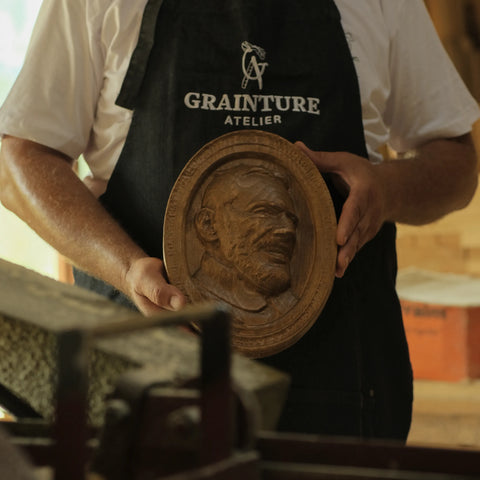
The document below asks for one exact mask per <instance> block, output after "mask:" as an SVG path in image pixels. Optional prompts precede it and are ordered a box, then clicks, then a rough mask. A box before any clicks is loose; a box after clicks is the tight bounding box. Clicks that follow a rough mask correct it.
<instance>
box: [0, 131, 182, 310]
mask: <svg viewBox="0 0 480 480" xmlns="http://www.w3.org/2000/svg"><path fill="white" fill-rule="evenodd" d="M72 163H73V162H72V160H71V159H69V158H67V157H66V156H65V155H64V154H62V153H60V152H58V151H56V150H52V149H51V148H48V147H46V146H43V145H40V144H37V143H34V142H31V141H28V140H24V139H19V138H15V137H7V136H6V137H4V139H3V141H2V148H1V151H0V200H1V201H2V203H3V204H4V205H5V206H6V207H7V208H9V209H10V210H11V211H12V212H14V213H15V214H17V215H18V216H19V217H20V218H22V219H23V220H24V221H25V222H27V223H28V224H29V225H30V226H31V227H32V228H33V229H34V230H35V231H36V232H37V233H38V234H39V235H40V236H41V237H43V238H44V239H45V240H46V241H47V242H48V243H50V244H51V245H52V246H53V247H54V248H56V249H57V250H58V251H59V252H60V253H61V254H62V255H64V256H65V257H66V258H68V259H69V260H70V262H71V263H72V264H74V265H76V266H78V267H79V268H81V269H82V270H84V271H85V272H88V273H90V274H92V275H93V276H95V277H97V278H100V279H102V280H104V281H105V282H107V283H109V284H110V285H113V286H114V287H115V288H117V289H118V290H120V291H122V292H123V293H125V294H126V295H128V296H129V297H130V298H131V299H132V300H133V302H134V303H135V304H136V305H137V307H138V308H139V309H140V311H141V312H142V313H144V314H145V315H151V314H154V313H156V312H158V311H159V310H162V309H167V310H178V309H179V308H181V307H182V306H183V305H184V304H185V297H184V296H183V295H182V293H181V292H180V291H179V290H178V289H177V288H175V287H174V286H172V285H169V284H168V283H167V282H166V280H165V278H166V277H165V274H164V268H163V263H162V261H161V260H160V259H158V258H150V257H147V254H146V253H145V252H144V251H143V250H142V249H141V248H140V247H139V246H138V245H137V244H136V243H135V242H134V241H133V240H132V239H131V237H130V236H129V235H127V233H126V232H125V231H124V230H123V229H122V228H121V226H120V225H119V224H118V223H117V222H116V221H115V220H114V219H113V218H112V217H111V216H110V215H109V213H108V212H107V211H106V210H105V209H104V208H103V207H102V205H101V204H100V203H99V202H98V200H97V199H96V198H95V196H94V195H92V193H91V192H90V191H89V190H88V188H87V187H86V186H85V184H84V183H83V182H81V181H80V180H79V178H78V177H77V175H76V174H75V173H74V172H73V170H72V168H71V166H72Z"/></svg>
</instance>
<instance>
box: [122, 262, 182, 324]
mask: <svg viewBox="0 0 480 480" xmlns="http://www.w3.org/2000/svg"><path fill="white" fill-rule="evenodd" d="M125 283H126V288H125V290H127V294H128V295H129V296H130V298H131V299H132V300H133V301H134V302H135V305H137V307H138V308H139V309H140V311H141V312H142V313H143V314H144V315H147V316H148V315H153V314H155V313H158V312H159V311H161V310H171V311H176V310H179V309H180V308H182V307H183V306H184V305H185V297H184V295H183V294H182V292H180V290H179V289H178V288H176V287H174V286H173V285H170V284H168V283H167V281H166V280H165V269H164V266H163V262H162V261H161V260H160V259H159V258H152V257H144V258H140V259H138V260H136V261H134V262H133V263H132V265H131V267H130V268H129V270H128V272H127V274H126V276H125Z"/></svg>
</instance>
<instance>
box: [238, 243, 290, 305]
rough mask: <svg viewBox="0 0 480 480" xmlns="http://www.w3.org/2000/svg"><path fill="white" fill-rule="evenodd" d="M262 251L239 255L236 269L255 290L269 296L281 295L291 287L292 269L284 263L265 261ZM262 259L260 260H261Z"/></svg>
mask: <svg viewBox="0 0 480 480" xmlns="http://www.w3.org/2000/svg"><path fill="white" fill-rule="evenodd" d="M262 253H263V252H262V251H256V252H252V253H251V254H250V255H249V254H242V255H238V256H237V257H236V259H235V268H236V270H237V271H238V273H239V276H240V277H241V278H242V279H243V280H245V281H246V282H247V283H248V284H250V285H251V286H252V288H253V289H254V290H256V291H257V292H260V293H262V294H264V295H267V296H275V295H280V293H283V292H284V291H285V290H287V289H288V288H289V287H290V268H289V266H288V265H286V264H284V263H278V264H276V263H272V262H271V261H265V259H264V258H262V257H263V255H262ZM259 257H260V258H259Z"/></svg>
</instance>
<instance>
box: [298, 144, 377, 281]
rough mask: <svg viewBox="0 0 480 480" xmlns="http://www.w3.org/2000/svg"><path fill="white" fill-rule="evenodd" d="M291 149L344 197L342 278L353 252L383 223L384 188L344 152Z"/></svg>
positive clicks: (368, 168)
mask: <svg viewBox="0 0 480 480" xmlns="http://www.w3.org/2000/svg"><path fill="white" fill-rule="evenodd" d="M295 145H296V146H297V147H298V148H299V149H300V150H302V151H303V152H304V153H305V154H306V155H307V156H308V157H309V158H310V159H311V160H312V161H313V162H314V164H315V165H316V166H317V168H318V169H319V171H320V172H324V173H331V174H333V175H332V178H333V180H334V184H335V187H336V188H339V191H340V192H341V193H342V194H345V195H346V197H347V198H346V200H345V203H344V205H343V208H342V212H341V214H340V218H339V219H338V226H337V234H336V242H337V245H338V254H337V266H336V276H337V277H343V275H344V274H345V271H346V269H347V268H348V265H349V264H350V262H351V261H352V260H353V258H354V257H355V255H356V254H357V252H358V251H359V250H360V249H361V248H362V247H363V245H365V243H367V242H368V241H369V240H371V239H372V238H373V237H374V236H375V235H376V234H377V232H378V231H379V229H380V228H381V226H382V224H383V221H384V216H385V215H384V202H385V199H384V194H385V193H384V187H383V186H382V185H381V181H380V177H379V176H378V172H377V171H376V170H375V167H373V166H372V164H371V163H370V162H369V161H368V160H367V159H365V158H362V157H359V156H357V155H354V154H351V153H347V152H315V151H312V150H310V149H309V148H308V147H306V146H305V144H303V143H302V142H296V143H295Z"/></svg>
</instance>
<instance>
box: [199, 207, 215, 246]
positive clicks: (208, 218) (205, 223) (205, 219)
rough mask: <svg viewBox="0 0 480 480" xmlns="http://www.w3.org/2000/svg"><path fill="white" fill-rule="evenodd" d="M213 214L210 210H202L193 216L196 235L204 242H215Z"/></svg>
mask: <svg viewBox="0 0 480 480" xmlns="http://www.w3.org/2000/svg"><path fill="white" fill-rule="evenodd" d="M214 221H215V212H214V211H213V210H212V209H211V208H205V207H204V208H202V209H201V210H199V211H198V212H197V214H196V215H195V227H196V228H197V233H198V235H199V236H200V238H202V240H205V241H206V242H214V241H215V240H217V238H218V236H217V231H216V230H215V225H214Z"/></svg>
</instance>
